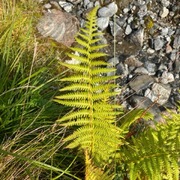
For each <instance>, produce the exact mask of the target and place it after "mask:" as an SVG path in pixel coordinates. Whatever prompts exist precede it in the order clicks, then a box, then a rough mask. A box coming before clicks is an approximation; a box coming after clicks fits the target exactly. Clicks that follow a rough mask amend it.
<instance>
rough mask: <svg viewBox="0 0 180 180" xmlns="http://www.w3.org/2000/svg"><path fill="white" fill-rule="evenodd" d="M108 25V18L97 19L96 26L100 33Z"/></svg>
mask: <svg viewBox="0 0 180 180" xmlns="http://www.w3.org/2000/svg"><path fill="white" fill-rule="evenodd" d="M108 25H109V17H100V18H97V26H98V28H99V29H100V30H101V31H104V30H105V29H106V28H107V27H108Z"/></svg>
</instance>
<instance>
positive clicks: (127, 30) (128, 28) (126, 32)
mask: <svg viewBox="0 0 180 180" xmlns="http://www.w3.org/2000/svg"><path fill="white" fill-rule="evenodd" d="M131 32H132V29H131V26H130V25H129V24H128V25H127V26H126V29H125V34H126V35H129V34H131Z"/></svg>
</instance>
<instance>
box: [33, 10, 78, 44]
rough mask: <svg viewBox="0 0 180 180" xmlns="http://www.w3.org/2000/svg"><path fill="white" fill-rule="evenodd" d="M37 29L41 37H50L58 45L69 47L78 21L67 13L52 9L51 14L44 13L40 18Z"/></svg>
mask: <svg viewBox="0 0 180 180" xmlns="http://www.w3.org/2000/svg"><path fill="white" fill-rule="evenodd" d="M37 29H38V31H39V33H40V34H41V35H42V36H44V37H51V38H52V39H54V40H56V41H57V42H59V43H62V44H64V45H66V46H71V44H72V43H73V42H74V36H75V35H76V33H77V32H78V29H79V21H78V20H77V18H76V17H75V16H72V15H71V14H69V13H67V12H62V11H60V10H55V9H53V10H52V12H46V13H45V15H44V16H42V18H41V19H40V20H39V23H38V24H37Z"/></svg>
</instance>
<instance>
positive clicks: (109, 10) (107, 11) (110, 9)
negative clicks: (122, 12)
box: [98, 2, 118, 17]
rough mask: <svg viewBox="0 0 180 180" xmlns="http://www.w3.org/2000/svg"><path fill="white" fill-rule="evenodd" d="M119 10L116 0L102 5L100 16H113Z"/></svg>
mask: <svg viewBox="0 0 180 180" xmlns="http://www.w3.org/2000/svg"><path fill="white" fill-rule="evenodd" d="M117 11H118V6H117V4H115V2H112V3H110V4H108V5H107V6H105V7H102V8H100V9H99V11H98V16H99V17H112V16H113V15H114V14H116V13H117Z"/></svg>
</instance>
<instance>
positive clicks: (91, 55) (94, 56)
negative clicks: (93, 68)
mask: <svg viewBox="0 0 180 180" xmlns="http://www.w3.org/2000/svg"><path fill="white" fill-rule="evenodd" d="M104 56H107V55H106V54H105V53H102V52H95V53H91V54H90V55H89V58H90V59H91V60H93V59H97V58H99V57H104Z"/></svg>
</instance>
